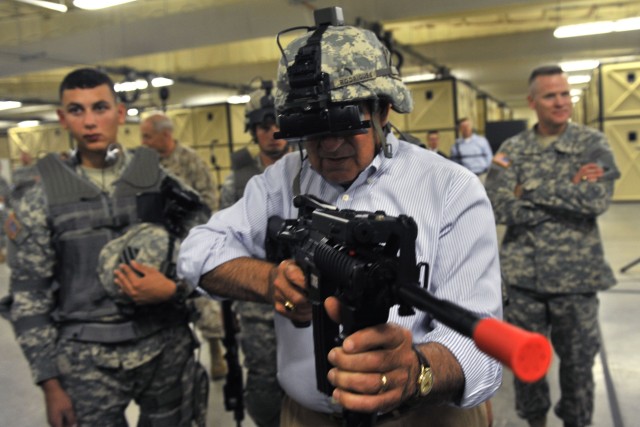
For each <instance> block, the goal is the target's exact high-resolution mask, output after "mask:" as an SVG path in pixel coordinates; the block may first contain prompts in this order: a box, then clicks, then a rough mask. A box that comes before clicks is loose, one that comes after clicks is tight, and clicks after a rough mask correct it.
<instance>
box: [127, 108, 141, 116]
mask: <svg viewBox="0 0 640 427" xmlns="http://www.w3.org/2000/svg"><path fill="white" fill-rule="evenodd" d="M138 113H139V111H138V109H137V108H129V109H128V110H127V116H137V115H138Z"/></svg>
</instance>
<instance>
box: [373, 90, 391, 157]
mask: <svg viewBox="0 0 640 427" xmlns="http://www.w3.org/2000/svg"><path fill="white" fill-rule="evenodd" d="M381 112H382V110H381V109H380V103H379V102H378V100H377V99H376V100H375V101H373V111H372V112H371V123H372V125H373V130H374V132H375V133H376V135H377V136H378V139H379V140H380V145H381V146H382V152H383V153H384V156H385V157H386V158H387V159H390V158H392V157H393V147H391V146H390V145H389V144H387V136H386V135H385V133H384V131H383V130H382V123H380V115H381Z"/></svg>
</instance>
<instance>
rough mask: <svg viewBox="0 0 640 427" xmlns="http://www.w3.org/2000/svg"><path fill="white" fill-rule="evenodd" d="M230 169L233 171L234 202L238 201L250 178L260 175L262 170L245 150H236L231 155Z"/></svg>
mask: <svg viewBox="0 0 640 427" xmlns="http://www.w3.org/2000/svg"><path fill="white" fill-rule="evenodd" d="M231 168H232V169H233V179H234V183H235V192H236V200H240V198H241V197H242V195H243V194H244V188H245V187H246V186H247V182H249V180H250V179H251V177H252V176H254V175H258V174H260V173H262V170H260V168H259V167H258V165H257V164H256V161H255V159H254V158H253V157H251V153H250V152H249V150H248V149H246V148H243V149H242V150H238V151H236V152H235V153H233V154H232V155H231Z"/></svg>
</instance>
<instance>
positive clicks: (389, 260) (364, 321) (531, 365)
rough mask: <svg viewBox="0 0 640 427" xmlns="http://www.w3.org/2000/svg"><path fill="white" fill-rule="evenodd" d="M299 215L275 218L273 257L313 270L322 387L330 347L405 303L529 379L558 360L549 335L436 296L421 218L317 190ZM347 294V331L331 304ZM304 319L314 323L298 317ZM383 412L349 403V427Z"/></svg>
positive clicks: (298, 202)
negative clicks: (419, 257) (352, 206)
mask: <svg viewBox="0 0 640 427" xmlns="http://www.w3.org/2000/svg"><path fill="white" fill-rule="evenodd" d="M294 206H296V207H297V208H298V209H299V211H298V218H297V219H287V220H283V219H282V218H279V217H271V218H269V224H268V232H267V239H266V251H267V259H269V260H270V261H272V262H280V261H282V260H284V259H289V258H293V259H294V260H295V262H296V264H297V265H298V266H299V267H300V268H301V269H302V271H303V272H304V274H305V280H306V283H307V291H308V297H309V300H310V301H311V303H312V312H313V314H312V324H313V337H314V346H315V347H314V351H315V359H316V380H317V384H318V390H320V391H322V392H323V393H326V394H327V395H331V393H332V391H333V386H332V385H331V384H330V383H329V381H328V380H327V373H328V371H329V369H330V366H329V363H328V361H327V354H328V353H329V350H331V349H332V348H333V347H336V346H339V345H340V344H341V342H342V340H343V339H344V338H345V337H347V336H349V335H350V334H352V333H354V332H356V331H358V330H360V329H363V328H366V327H369V326H374V325H377V324H381V323H386V322H387V319H388V316H389V310H390V309H391V308H392V307H394V306H396V305H399V314H400V315H403V316H404V315H410V314H413V313H414V311H413V309H414V308H417V309H419V310H421V311H425V312H428V313H429V314H430V315H431V316H432V317H433V318H435V319H437V320H439V321H440V322H442V323H444V324H445V325H447V326H449V327H451V328H452V329H454V330H456V331H458V332H459V333H461V334H463V335H465V336H468V337H472V338H473V340H474V342H475V343H476V345H477V346H478V348H480V349H481V350H482V351H484V352H485V353H487V354H489V355H490V356H493V357H495V358H496V359H498V360H500V361H501V362H503V363H505V364H506V365H508V366H509V367H510V368H511V369H512V370H513V371H514V374H515V375H516V376H517V377H519V378H520V379H521V380H523V381H536V380H538V379H540V378H541V377H542V376H543V375H544V374H545V373H546V371H547V369H548V367H549V363H550V361H551V346H550V344H549V342H548V340H547V339H546V338H545V337H544V336H542V335H540V334H533V333H530V332H527V331H524V330H522V329H519V328H517V327H515V326H513V325H510V324H508V323H505V322H502V321H500V320H497V319H491V318H485V319H481V318H479V317H478V316H477V315H476V314H474V313H472V312H470V311H468V310H466V309H464V308H462V307H460V306H458V305H456V304H453V303H451V302H449V301H444V300H440V299H437V298H435V297H434V296H432V295H431V294H429V293H428V292H427V291H426V290H425V289H423V288H422V287H421V286H420V270H421V269H423V268H424V271H425V277H427V274H426V272H427V271H428V266H427V265H426V264H416V254H415V240H416V237H417V234H418V228H417V225H416V223H415V221H414V220H413V218H411V217H409V216H406V215H400V216H398V217H391V216H387V215H386V214H385V213H384V212H381V211H378V212H362V211H353V210H338V209H337V208H336V207H335V206H332V205H329V204H327V203H326V202H323V201H322V200H320V199H317V198H315V197H313V196H309V195H302V196H297V197H296V198H295V199H294ZM329 296H336V297H337V298H338V299H339V300H340V309H341V312H340V319H341V322H342V332H341V333H340V330H339V326H338V325H337V324H336V323H334V322H333V321H332V320H331V319H330V318H329V317H328V315H327V313H326V311H325V310H324V307H323V303H324V300H325V299H326V298H327V297H329ZM296 326H300V327H306V326H309V325H308V324H306V325H296ZM375 421H376V414H363V413H357V412H352V411H344V421H343V424H344V425H346V426H348V427H354V426H358V427H360V426H373V425H374V424H375Z"/></svg>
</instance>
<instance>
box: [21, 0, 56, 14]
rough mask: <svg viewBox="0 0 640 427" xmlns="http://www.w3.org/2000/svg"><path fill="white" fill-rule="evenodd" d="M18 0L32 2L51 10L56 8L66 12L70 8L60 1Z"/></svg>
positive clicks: (34, 4)
mask: <svg viewBox="0 0 640 427" xmlns="http://www.w3.org/2000/svg"><path fill="white" fill-rule="evenodd" d="M16 1H19V2H20V3H25V4H30V5H32V6H39V7H44V8H45V9H49V10H55V11H56V12H62V13H64V12H66V11H67V10H68V8H67V6H65V5H63V4H60V3H54V2H51V1H44V0H16Z"/></svg>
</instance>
